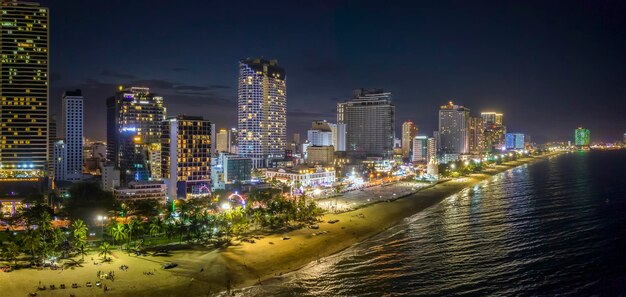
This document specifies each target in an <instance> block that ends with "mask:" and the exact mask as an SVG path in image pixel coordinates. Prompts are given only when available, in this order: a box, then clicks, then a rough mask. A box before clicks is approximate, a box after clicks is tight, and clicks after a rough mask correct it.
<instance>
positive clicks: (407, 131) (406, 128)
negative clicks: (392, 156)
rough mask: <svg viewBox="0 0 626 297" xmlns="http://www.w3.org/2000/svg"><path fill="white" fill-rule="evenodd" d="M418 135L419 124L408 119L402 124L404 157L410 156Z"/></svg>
mask: <svg viewBox="0 0 626 297" xmlns="http://www.w3.org/2000/svg"><path fill="white" fill-rule="evenodd" d="M416 135H417V126H416V125H415V124H413V121H411V120H408V121H406V122H404V124H402V158H405V159H406V158H409V157H410V155H411V149H412V146H413V139H414V138H415V136H416Z"/></svg>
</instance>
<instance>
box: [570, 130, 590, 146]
mask: <svg viewBox="0 0 626 297" xmlns="http://www.w3.org/2000/svg"><path fill="white" fill-rule="evenodd" d="M589 136H590V133H589V129H585V128H582V127H579V128H577V129H576V130H575V131H574V145H575V146H578V147H588V146H589V143H590V137H589Z"/></svg>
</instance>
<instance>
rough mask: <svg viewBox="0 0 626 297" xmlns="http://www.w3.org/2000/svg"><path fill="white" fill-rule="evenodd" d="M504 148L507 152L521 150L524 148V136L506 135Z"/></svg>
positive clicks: (520, 134) (518, 134)
mask: <svg viewBox="0 0 626 297" xmlns="http://www.w3.org/2000/svg"><path fill="white" fill-rule="evenodd" d="M505 147H506V149H507V150H523V149H524V148H525V147H526V146H525V142H524V134H522V133H507V134H506V145H505Z"/></svg>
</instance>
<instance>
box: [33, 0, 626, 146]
mask: <svg viewBox="0 0 626 297" xmlns="http://www.w3.org/2000/svg"><path fill="white" fill-rule="evenodd" d="M42 3H44V4H45V5H49V6H50V10H51V11H53V12H55V13H53V14H51V18H52V20H51V22H52V23H54V24H55V26H51V46H52V48H51V60H52V63H51V69H50V72H51V78H50V81H51V82H50V84H51V92H50V98H51V112H53V113H57V114H58V113H59V111H58V105H59V100H60V96H61V94H62V92H63V91H64V90H69V89H76V88H80V89H82V90H83V92H84V93H85V98H86V102H85V104H86V106H85V113H86V114H89V115H91V116H90V117H88V118H87V121H88V122H86V129H85V135H86V136H87V137H89V138H95V139H104V134H103V131H102V130H101V129H97V128H96V127H98V126H102V125H103V124H104V122H105V119H104V115H103V114H101V113H100V112H99V110H101V109H102V106H103V104H104V103H103V101H104V100H105V98H107V97H108V96H110V94H111V93H113V92H115V90H116V89H117V86H118V85H120V84H121V85H124V86H130V85H134V86H139V85H141V86H146V87H149V88H151V89H152V90H154V92H155V93H157V94H159V95H161V96H163V97H164V98H165V100H166V102H168V103H167V105H168V108H171V112H172V114H190V115H200V116H204V117H205V118H207V119H210V120H212V121H213V122H215V123H216V124H217V127H224V128H225V127H228V128H230V127H235V126H236V108H237V103H236V96H237V69H238V68H237V61H238V60H240V59H244V58H246V57H254V56H263V57H266V58H272V59H274V58H275V59H278V61H279V63H280V64H281V65H282V66H284V67H285V68H286V69H288V70H289V73H290V75H289V77H290V79H289V80H290V83H289V86H288V87H287V92H288V93H289V97H290V100H289V102H290V104H289V105H288V112H287V118H288V125H287V127H288V131H287V134H288V135H291V134H292V133H294V132H300V133H303V132H305V131H306V129H307V128H308V125H309V123H310V122H311V121H314V120H324V119H326V120H333V119H334V116H335V115H334V107H335V104H336V103H337V102H342V101H345V100H347V99H349V97H350V91H351V90H352V89H355V88H360V87H363V88H384V89H386V90H388V91H389V92H392V93H393V94H394V102H395V104H396V105H397V106H398V107H400V108H399V110H398V114H397V119H396V127H395V129H396V131H400V127H399V125H400V124H401V123H402V122H404V121H405V120H408V119H412V120H414V121H415V123H416V124H417V125H419V126H420V127H422V129H421V131H423V132H424V133H425V134H429V133H427V132H426V131H434V130H436V110H437V107H438V106H439V105H441V104H444V103H445V102H448V101H450V100H454V101H455V102H458V103H459V104H462V105H464V106H469V107H471V108H472V110H474V111H477V112H481V111H497V112H500V113H504V114H506V115H507V123H508V125H509V126H510V127H512V128H513V127H514V128H515V130H516V131H520V132H523V133H527V134H530V135H532V136H533V140H535V141H538V142H543V141H549V140H566V139H569V138H571V132H570V131H571V128H572V127H577V126H585V127H588V128H589V129H590V130H592V131H595V132H594V140H598V141H599V140H604V141H612V140H617V139H620V138H621V136H622V135H623V132H624V131H623V130H624V126H626V119H624V117H623V116H622V115H621V112H620V110H623V109H624V108H626V107H625V106H624V104H626V103H624V102H626V101H625V100H624V98H623V96H624V95H623V90H622V87H621V85H622V84H621V83H620V82H621V81H623V80H624V79H625V78H626V74H625V73H624V72H623V71H621V70H620V69H619V68H618V67H615V65H619V64H620V63H619V62H620V61H623V60H624V59H625V55H624V54H623V52H625V51H624V49H625V48H626V44H624V42H623V41H621V40H620V39H618V38H612V36H619V35H620V34H621V35H623V33H624V30H625V29H624V28H626V26H623V20H620V19H617V18H615V16H616V15H618V14H620V13H622V12H624V11H626V9H625V7H623V6H622V5H619V4H611V5H608V4H607V5H606V6H599V5H594V4H588V5H589V6H590V7H586V6H582V5H569V6H568V7H565V8H563V9H562V7H561V6H560V5H555V4H546V3H541V2H525V3H517V4H505V3H489V4H488V3H483V4H477V5H469V4H458V5H456V4H455V5H450V4H449V3H445V2H439V3H437V4H432V5H431V4H427V3H420V4H412V5H411V6H409V7H405V8H404V9H403V10H402V11H400V10H399V9H398V7H396V6H397V5H395V4H393V3H390V5H388V6H386V7H382V8H380V11H378V10H374V9H373V8H374V6H373V4H372V3H369V2H360V3H359V5H356V4H355V3H350V2H337V3H334V4H323V3H322V4H319V3H318V4H311V5H310V6H303V7H296V6H295V5H294V4H290V3H285V4H284V5H277V7H278V8H276V10H275V11H274V10H271V9H269V8H259V7H257V6H256V5H255V4H250V5H249V6H247V8H246V6H245V5H244V6H241V7H240V6H237V5H235V4H225V3H219V4H205V3H191V2H190V3H188V5H168V2H160V3H156V4H153V3H150V5H148V4H147V3H142V1H136V2H132V3H128V2H122V1H110V2H107V3H106V4H102V3H82V2H79V1H72V0H69V1H62V2H54V1H52V2H50V1H42ZM146 6H149V7H150V9H148V10H145V9H142V8H143V7H146ZM100 8H101V9H100ZM302 9H307V10H308V11H310V14H309V15H307V16H306V17H301V16H302V14H300V13H298V12H299V11H300V10H302ZM587 9H591V10H593V11H596V12H598V14H599V15H602V16H605V17H604V18H603V17H602V16H595V15H586V12H587ZM100 10H103V11H107V16H106V17H105V16H104V15H103V14H102V15H101V14H99V13H86V14H77V13H75V12H77V11H100ZM561 10H562V11H561ZM183 11H185V12H187V13H188V14H189V15H187V14H183V13H182V12H183ZM201 11H214V12H215V13H214V15H219V18H217V17H216V18H215V20H214V19H213V18H211V17H207V16H206V15H202V14H201V13H200V12H201ZM444 12H445V13H446V14H444ZM536 12H539V13H536ZM557 12H559V13H560V15H561V16H562V17H561V18H559V22H553V18H552V14H553V13H557ZM128 13H130V14H133V16H134V17H133V18H132V19H130V20H128V22H122V23H115V22H113V23H111V22H106V25H104V23H105V20H106V19H108V18H109V17H113V18H115V16H116V15H118V16H119V17H121V16H122V14H128ZM500 14H502V15H507V16H509V17H508V18H504V17H502V16H500ZM68 15H72V17H71V18H70V17H68ZM183 15H185V18H183V17H182V16H183ZM260 15H270V16H272V17H270V18H269V21H268V23H267V25H268V26H270V27H271V28H272V29H273V31H274V32H272V33H269V32H261V30H263V29H262V28H254V26H249V23H250V22H253V21H254V19H255V18H256V17H259V16H260ZM375 15H378V16H380V18H377V19H376V20H375V21H374V23H371V24H367V23H364V22H365V20H372V19H373V18H372V17H373V16H375ZM395 15H397V17H394V20H392V21H390V17H391V16H395ZM165 16H167V17H165ZM152 17H154V20H158V21H155V22H145V20H146V19H149V18H152ZM166 20H167V21H166ZM200 20H202V22H200ZM215 21H217V22H220V23H221V22H230V21H233V22H234V26H232V27H229V28H228V29H226V28H223V27H220V26H211V22H215ZM75 22H76V23H75ZM205 22H206V24H205ZM441 22H446V23H448V24H449V25H450V26H448V27H447V28H442V27H439V26H437V24H438V23H441ZM77 23H81V26H76V24H77ZM284 23H289V26H281V25H280V24H284ZM351 23H352V24H351ZM171 24H176V26H172V25H171ZM198 24H202V25H198ZM320 24H323V25H321V26H318V25H320ZM570 27H574V28H570ZM578 27H580V28H582V29H581V30H577V29H576V28H578ZM129 28H131V29H129ZM192 28H193V30H191V29H192ZM161 29H162V30H161ZM270 31H271V30H270ZM90 32H91V33H95V34H91V35H90V34H89V33H90ZM189 32H195V33H194V34H198V36H213V37H212V38H199V39H198V38H196V40H195V41H194V43H193V46H192V43H190V41H188V40H189V35H190V34H189ZM270 35H271V36H270ZM137 36H141V38H138V37H137ZM236 36H244V37H245V38H237V39H235V38H236ZM303 36H306V38H305V39H303ZM406 36H414V37H410V38H406ZM520 36H522V37H523V38H518V37H520ZM524 36H528V38H525V37H524ZM529 36H533V38H530V37H529ZM270 37H273V38H274V39H277V40H283V39H285V40H286V39H289V40H292V41H293V42H290V44H292V45H293V46H291V47H283V46H280V45H278V44H282V43H281V42H278V43H276V42H274V40H273V39H272V38H270ZM161 38H166V39H167V40H168V42H167V46H166V47H161V46H158V44H160V43H161V42H159V39H161ZM368 38H373V39H374V40H376V39H378V40H380V39H384V40H387V41H388V42H386V43H385V44H388V45H386V46H381V45H373V44H371V43H370V42H368V41H367V40H368ZM77 39H81V41H82V42H83V45H82V46H81V48H84V49H85V54H84V55H74V54H71V53H75V52H76V49H75V48H74V47H73V46H72V42H71V41H72V40H77ZM245 39H249V40H250V42H249V43H247V42H246V41H244V40H245ZM106 40H110V42H108V44H107V41H106ZM114 40H119V41H120V42H123V44H124V45H125V46H123V47H117V46H112V44H118V42H113V41H114ZM361 40H362V42H360V41H361ZM243 42H246V44H244V43H243ZM109 44H111V45H109ZM313 44H315V45H316V47H315V48H319V51H316V52H312V51H311V50H310V48H312V45H313ZM244 45H245V46H244ZM125 48H131V49H132V50H123V49H125ZM495 48H499V49H500V50H497V51H496V50H494V49H495ZM598 50H600V51H601V52H603V54H602V55H596V54H595V53H597V52H598ZM68 53H69V54H68ZM172 53H176V54H172ZM178 53H181V54H178ZM545 69H549V70H548V71H544V70H545ZM311 102H315V104H311ZM589 102H593V104H589ZM564 106H567V107H568V111H569V112H568V113H566V114H561V116H560V118H559V123H558V125H554V124H552V123H551V120H552V117H551V115H552V114H553V113H554V112H556V111H557V110H559V109H560V108H563V107H564ZM55 109H57V110H55ZM396 134H397V133H396Z"/></svg>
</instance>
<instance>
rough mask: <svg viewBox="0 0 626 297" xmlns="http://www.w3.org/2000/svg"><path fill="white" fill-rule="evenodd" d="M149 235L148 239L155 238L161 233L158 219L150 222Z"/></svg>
mask: <svg viewBox="0 0 626 297" xmlns="http://www.w3.org/2000/svg"><path fill="white" fill-rule="evenodd" d="M149 233H150V238H153V237H156V236H157V235H159V233H161V220H159V219H158V218H157V219H155V220H152V222H151V223H150V226H149Z"/></svg>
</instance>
